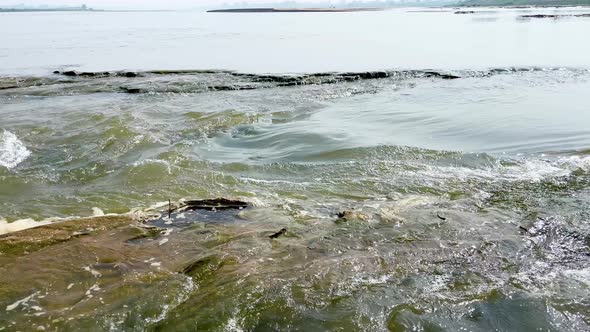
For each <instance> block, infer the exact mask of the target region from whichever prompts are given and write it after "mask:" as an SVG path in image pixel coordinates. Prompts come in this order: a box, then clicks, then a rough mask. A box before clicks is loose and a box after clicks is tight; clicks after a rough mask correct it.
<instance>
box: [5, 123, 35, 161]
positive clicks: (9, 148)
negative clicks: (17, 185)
mask: <svg viewBox="0 0 590 332" xmlns="http://www.w3.org/2000/svg"><path fill="white" fill-rule="evenodd" d="M30 155H31V151H29V150H28V149H27V147H26V146H25V144H24V143H23V142H22V141H21V140H19V139H18V137H16V135H15V134H13V133H11V132H10V131H7V130H4V131H3V132H2V133H1V134H0V166H3V167H6V168H8V169H12V168H14V167H16V166H17V165H18V164H20V163H21V162H23V161H24V160H25V159H27V158H28V157H29V156H30Z"/></svg>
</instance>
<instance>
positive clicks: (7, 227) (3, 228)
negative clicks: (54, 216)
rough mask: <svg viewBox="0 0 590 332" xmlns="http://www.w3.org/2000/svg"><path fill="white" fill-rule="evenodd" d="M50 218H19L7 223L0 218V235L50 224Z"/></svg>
mask: <svg viewBox="0 0 590 332" xmlns="http://www.w3.org/2000/svg"><path fill="white" fill-rule="evenodd" d="M50 223H51V221H50V220H42V221H35V220H33V219H21V220H17V221H14V222H11V223H9V222H8V221H6V220H4V219H0V235H3V234H7V233H12V232H18V231H22V230H24V229H29V228H34V227H38V226H43V225H47V224H50Z"/></svg>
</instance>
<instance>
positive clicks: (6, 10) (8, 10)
mask: <svg viewBox="0 0 590 332" xmlns="http://www.w3.org/2000/svg"><path fill="white" fill-rule="evenodd" d="M100 11H102V10H97V9H90V8H88V9H84V8H27V9H20V8H0V13H29V12H100Z"/></svg>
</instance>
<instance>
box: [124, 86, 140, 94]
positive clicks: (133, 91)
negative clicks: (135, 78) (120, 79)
mask: <svg viewBox="0 0 590 332" xmlns="http://www.w3.org/2000/svg"><path fill="white" fill-rule="evenodd" d="M121 90H123V91H125V92H126V93H132V94H135V93H141V89H138V88H127V87H124V86H122V87H121Z"/></svg>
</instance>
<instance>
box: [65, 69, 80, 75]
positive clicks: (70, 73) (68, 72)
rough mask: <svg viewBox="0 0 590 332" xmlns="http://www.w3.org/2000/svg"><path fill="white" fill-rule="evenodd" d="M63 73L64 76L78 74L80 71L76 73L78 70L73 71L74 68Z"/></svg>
mask: <svg viewBox="0 0 590 332" xmlns="http://www.w3.org/2000/svg"><path fill="white" fill-rule="evenodd" d="M62 75H64V76H78V73H76V72H75V71H73V70H69V71H64V72H63V73H62Z"/></svg>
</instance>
